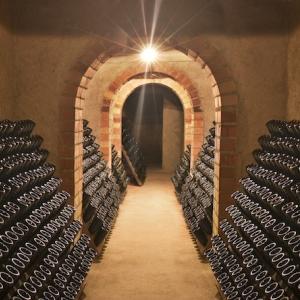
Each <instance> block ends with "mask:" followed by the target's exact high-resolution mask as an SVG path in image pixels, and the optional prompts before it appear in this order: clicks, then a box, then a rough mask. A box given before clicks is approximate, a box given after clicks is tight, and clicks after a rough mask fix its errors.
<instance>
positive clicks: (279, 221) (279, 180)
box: [206, 120, 300, 300]
mask: <svg viewBox="0 0 300 300" xmlns="http://www.w3.org/2000/svg"><path fill="white" fill-rule="evenodd" d="M267 128H268V129H269V132H270V135H264V136H262V137H260V138H259V139H258V141H259V144H260V145H261V147H262V148H261V149H259V150H255V151H254V152H253V156H254V159H255V161H256V164H252V165H250V166H247V168H246V170H247V173H248V176H247V177H245V178H242V179H241V180H240V184H241V191H237V192H235V193H233V194H232V198H233V200H234V204H233V205H230V206H229V207H227V208H226V211H227V213H228V219H224V220H222V221H221V222H220V235H219V236H214V237H213V238H212V248H211V249H209V250H208V251H207V252H206V256H207V258H208V260H209V262H210V264H211V267H212V270H213V272H214V274H215V276H216V278H217V281H218V282H219V284H220V288H221V290H222V292H223V295H224V296H225V297H226V298H227V299H272V300H276V299H281V300H283V299H291V300H294V299H299V298H300V265H299V262H300V208H299V205H300V173H299V170H300V161H299V149H300V122H299V121H292V122H286V121H278V120H272V121H269V122H268V123H267Z"/></svg>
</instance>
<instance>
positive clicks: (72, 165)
mask: <svg viewBox="0 0 300 300" xmlns="http://www.w3.org/2000/svg"><path fill="white" fill-rule="evenodd" d="M191 43H192V42H191ZM173 44H174V45H176V42H173ZM191 47H193V45H192V46H191ZM173 48H175V49H176V50H179V51H181V52H182V53H185V54H186V55H187V56H189V57H190V58H192V59H193V60H194V61H195V62H198V63H199V64H200V66H201V67H202V68H203V69H204V70H205V71H206V72H207V76H208V77H209V78H210V80H211V85H212V91H213V95H214V98H215V120H216V140H215V142H216V158H215V177H214V187H215V192H214V231H215V232H216V231H217V228H218V220H219V219H220V218H222V217H223V216H225V215H226V214H225V212H224V208H225V207H226V206H227V205H228V204H230V203H231V202H232V200H231V197H230V195H231V193H232V192H233V191H234V189H235V188H236V186H237V180H236V172H235V165H236V164H237V160H238V156H237V105H238V89H237V86H236V83H235V80H234V78H233V76H232V73H231V70H230V68H229V66H228V64H227V62H226V61H225V59H224V56H223V55H222V53H220V52H219V51H218V50H217V49H216V48H215V47H212V46H211V45H210V44H209V43H207V42H205V41H202V42H201V43H200V44H197V52H196V51H194V50H192V49H190V46H189V45H187V46H185V47H177V46H174V47H173ZM99 49H100V50H99ZM102 49H103V45H102V44H101V45H95V46H94V47H93V48H92V49H88V51H85V54H84V56H83V57H81V58H79V59H78V62H77V63H76V65H75V66H73V67H72V68H71V69H70V70H69V73H68V75H67V78H66V81H65V85H64V88H63V91H62V96H61V98H60V102H59V112H60V119H59V124H58V126H59V127H60V136H59V137H58V139H59V143H58V155H59V156H60V157H61V159H60V161H59V166H60V169H61V172H60V173H61V176H62V177H63V178H64V188H66V189H68V190H69V191H70V192H71V193H72V194H73V196H74V206H75V207H76V208H77V215H75V218H79V219H80V218H81V202H82V110H83V107H84V101H85V98H86V91H87V89H88V86H89V83H90V81H91V79H92V78H93V77H94V75H95V74H96V72H97V71H98V70H99V69H100V68H101V66H102V65H103V64H104V63H105V61H106V60H107V59H109V58H110V57H112V56H114V54H116V53H118V51H120V49H113V50H111V51H110V52H109V53H105V52H104V51H103V50H102ZM99 53H101V54H100V55H99ZM116 84H118V83H116ZM74 99H75V101H74ZM102 109H103V110H105V109H108V107H107V106H104V107H103V108H102ZM74 120H75V121H74ZM220 200H221V201H220Z"/></svg>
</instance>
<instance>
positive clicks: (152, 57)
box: [140, 46, 158, 64]
mask: <svg viewBox="0 0 300 300" xmlns="http://www.w3.org/2000/svg"><path fill="white" fill-rule="evenodd" d="M157 57H158V52H157V50H156V49H155V48H153V47H152V46H148V47H146V48H144V49H143V51H142V52H141V54H140V58H141V60H142V61H143V62H145V63H147V64H149V63H153V62H155V61H156V59H157Z"/></svg>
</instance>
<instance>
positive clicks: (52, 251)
mask: <svg viewBox="0 0 300 300" xmlns="http://www.w3.org/2000/svg"><path fill="white" fill-rule="evenodd" d="M33 128H34V122H33V121H31V120H23V121H17V122H12V121H8V120H4V121H1V122H0V157H1V160H0V172H1V182H0V299H15V300H18V299H76V297H77V295H78V293H79V292H80V290H81V287H82V283H83V282H84V278H85V276H86V275H87V272H88V270H89V268H90V266H91V263H92V261H93V259H94V258H95V256H96V252H95V251H94V250H93V249H91V248H90V247H89V242H90V240H89V238H88V237H87V236H85V235H81V236H80V235H79V231H80V229H81V226H82V224H81V223H80V222H78V221H73V216H74V208H73V207H72V206H70V205H68V204H67V203H68V202H69V200H70V194H69V193H67V192H65V191H60V185H61V183H62V180H61V179H60V178H57V177H55V176H54V172H55V166H54V165H52V164H49V163H48V162H46V160H47V155H48V151H46V150H43V149H40V146H41V144H42V141H43V139H42V138H41V137H39V136H35V135H31V132H32V130H33ZM75 240H77V243H76V244H75V245H74V241H75ZM62 287H63V288H62Z"/></svg>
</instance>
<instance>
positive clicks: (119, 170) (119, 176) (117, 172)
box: [111, 145, 128, 193]
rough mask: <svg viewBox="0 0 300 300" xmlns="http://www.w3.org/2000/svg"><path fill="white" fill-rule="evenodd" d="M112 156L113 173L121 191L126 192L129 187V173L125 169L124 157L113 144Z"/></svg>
mask: <svg viewBox="0 0 300 300" xmlns="http://www.w3.org/2000/svg"><path fill="white" fill-rule="evenodd" d="M111 157H112V162H111V164H112V167H111V169H112V174H113V176H114V177H115V179H116V182H117V184H118V185H119V188H120V191H121V193H124V192H125V191H126V189H127V183H128V178H127V173H126V171H125V168H124V165H123V162H122V159H121V158H120V157H119V154H118V152H117V150H116V149H115V146H114V145H112V148H111Z"/></svg>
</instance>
